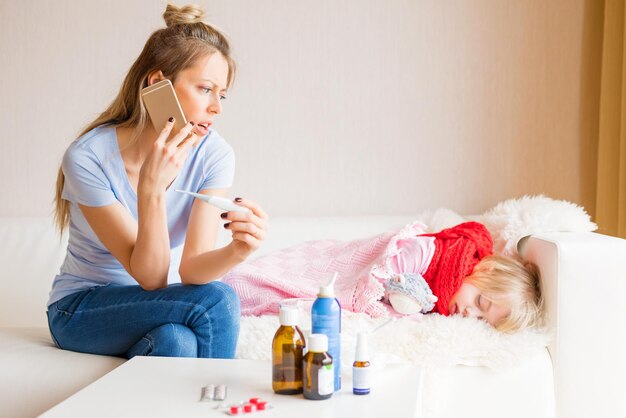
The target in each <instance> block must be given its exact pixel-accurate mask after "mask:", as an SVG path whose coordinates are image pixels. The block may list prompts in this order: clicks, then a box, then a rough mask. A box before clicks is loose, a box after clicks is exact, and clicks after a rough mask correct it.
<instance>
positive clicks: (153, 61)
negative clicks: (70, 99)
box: [54, 3, 236, 234]
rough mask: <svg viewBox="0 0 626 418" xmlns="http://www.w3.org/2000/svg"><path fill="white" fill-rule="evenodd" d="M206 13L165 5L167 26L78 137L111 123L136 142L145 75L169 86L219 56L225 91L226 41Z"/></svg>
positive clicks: (59, 201) (231, 75)
mask: <svg viewBox="0 0 626 418" xmlns="http://www.w3.org/2000/svg"><path fill="white" fill-rule="evenodd" d="M203 18H204V10H202V8H201V7H199V6H196V5H187V6H183V7H178V6H176V5H174V4H172V3H168V4H167V7H166V9H165V12H164V13H163V19H164V20H165V24H166V27H165V28H163V29H159V30H157V31H156V32H154V33H153V34H152V35H150V38H148V41H147V42H146V45H145V46H144V47H143V50H142V51H141V54H139V57H137V59H136V60H135V62H134V63H133V65H132V67H131V68H130V70H129V72H128V74H127V75H126V78H125V79H124V82H123V83H122V87H121V89H120V91H119V93H118V95H117V97H116V98H115V99H114V100H113V102H112V103H111V104H110V105H109V107H108V108H107V109H106V110H105V111H104V112H102V113H101V114H100V116H98V117H97V118H96V119H95V120H94V121H93V122H91V123H90V124H88V125H87V127H86V128H85V129H84V130H83V131H82V132H81V133H80V134H79V135H78V137H81V136H83V135H84V134H85V133H87V132H89V131H91V130H92V129H94V128H95V127H97V126H100V125H105V124H112V125H115V126H118V127H130V128H134V134H133V135H132V136H131V138H130V144H132V143H134V142H135V141H136V140H137V137H138V134H139V132H141V131H143V129H144V128H145V127H146V124H147V123H148V120H149V117H148V113H147V111H146V108H145V107H144V105H143V103H142V101H141V89H143V88H144V87H147V85H148V76H149V75H150V74H151V73H152V72H154V71H158V70H161V72H162V73H163V75H164V77H165V78H167V79H169V80H170V81H171V82H172V83H174V82H175V81H176V77H177V76H178V73H179V72H180V71H182V70H184V69H186V68H189V67H191V66H192V65H193V64H194V63H195V62H196V60H197V59H199V58H202V57H205V56H207V55H210V54H213V53H215V52H219V53H220V54H221V55H222V56H223V57H224V59H225V60H226V62H227V63H228V78H227V82H228V87H230V86H231V85H232V83H233V81H234V79H235V68H236V67H235V61H234V60H233V58H232V56H231V53H230V45H229V43H228V40H227V39H226V37H225V36H224V35H223V34H222V33H221V32H220V31H219V30H218V29H216V28H214V27H213V26H211V25H208V24H206V23H204V22H202V20H203ZM64 184H65V175H64V174H63V169H62V168H61V167H59V172H58V174H57V181H56V193H55V199H54V220H55V224H56V226H57V228H58V230H59V232H60V233H61V234H62V233H63V230H64V229H65V228H66V227H67V226H68V224H69V219H70V213H69V210H70V205H69V202H68V201H67V200H65V199H63V198H62V193H63V185H64Z"/></svg>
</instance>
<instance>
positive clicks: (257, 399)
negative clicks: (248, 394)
mask: <svg viewBox="0 0 626 418" xmlns="http://www.w3.org/2000/svg"><path fill="white" fill-rule="evenodd" d="M248 402H250V403H253V404H255V405H256V404H258V403H259V398H250V400H249V401H248Z"/></svg>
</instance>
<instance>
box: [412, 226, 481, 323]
mask: <svg viewBox="0 0 626 418" xmlns="http://www.w3.org/2000/svg"><path fill="white" fill-rule="evenodd" d="M423 236H427V237H435V254H434V255H433V259H432V261H431V262H430V265H429V266H428V270H426V273H425V274H424V279H425V280H426V282H427V283H428V285H429V286H430V288H431V290H432V291H433V293H434V294H435V296H437V297H438V298H439V300H437V303H435V309H434V311H435V312H439V313H440V314H442V315H446V316H447V315H449V314H450V312H449V310H448V305H449V303H450V299H452V296H453V295H454V293H455V292H456V291H457V290H458V289H459V288H460V287H461V284H463V279H464V278H465V277H467V276H469V275H470V274H471V273H472V270H474V266H475V265H476V264H477V263H478V262H479V261H480V260H481V259H482V258H483V257H485V256H488V255H490V254H491V253H492V252H493V240H492V239H491V235H490V234H489V231H487V228H485V226H484V225H482V224H480V223H478V222H465V223H462V224H459V225H457V226H455V227H452V228H448V229H444V230H442V231H441V232H438V233H436V234H424V235H423Z"/></svg>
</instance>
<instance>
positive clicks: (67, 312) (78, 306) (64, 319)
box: [48, 282, 240, 358]
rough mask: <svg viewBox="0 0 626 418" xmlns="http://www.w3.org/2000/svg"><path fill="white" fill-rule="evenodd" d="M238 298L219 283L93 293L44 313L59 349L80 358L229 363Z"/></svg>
mask: <svg viewBox="0 0 626 418" xmlns="http://www.w3.org/2000/svg"><path fill="white" fill-rule="evenodd" d="M239 316H240V314H239V298H238V297H237V294H236V293H235V292H234V291H233V289H232V288H231V287H230V286H228V285H226V284H224V283H221V282H211V283H208V284H205V285H201V286H194V285H185V286H183V285H180V284H174V285H170V286H168V287H166V288H163V289H158V290H153V291H146V290H143V289H142V288H141V287H140V286H118V285H108V286H100V287H94V288H91V289H87V290H84V291H81V292H78V293H74V294H72V295H69V296H66V297H64V298H63V299H61V300H59V301H57V302H55V303H53V304H52V305H50V306H49V307H48V324H49V326H50V332H51V334H52V338H53V339H54V342H55V343H56V344H57V346H59V347H60V348H63V349H65V350H71V351H79V352H82V353H92V354H104V355H110V356H119V357H126V358H131V357H134V356H138V355H139V356H163V357H210V358H233V357H234V356H235V349H236V346H237V338H238V337H239Z"/></svg>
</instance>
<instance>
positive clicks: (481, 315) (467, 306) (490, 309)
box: [448, 283, 511, 327]
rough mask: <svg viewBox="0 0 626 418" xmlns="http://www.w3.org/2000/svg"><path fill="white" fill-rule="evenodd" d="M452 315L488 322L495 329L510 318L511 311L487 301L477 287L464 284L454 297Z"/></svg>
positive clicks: (451, 302) (451, 305)
mask: <svg viewBox="0 0 626 418" xmlns="http://www.w3.org/2000/svg"><path fill="white" fill-rule="evenodd" d="M448 309H449V310H450V315H456V314H460V315H463V316H464V317H470V318H478V319H481V320H483V321H487V322H488V323H490V324H491V325H493V326H494V327H495V326H497V325H498V324H500V323H501V322H502V321H503V320H504V319H506V317H508V316H509V314H510V313H511V310H510V309H509V308H508V307H506V306H502V305H498V304H496V303H494V302H492V301H490V300H489V299H487V298H486V297H485V296H484V295H483V294H482V292H481V291H480V289H478V288H477V287H476V286H474V285H472V284H469V283H463V284H462V285H461V287H460V288H459V290H457V291H456V293H455V294H454V295H453V296H452V299H451V300H450V305H449V306H448Z"/></svg>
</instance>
